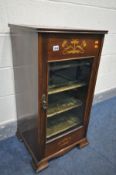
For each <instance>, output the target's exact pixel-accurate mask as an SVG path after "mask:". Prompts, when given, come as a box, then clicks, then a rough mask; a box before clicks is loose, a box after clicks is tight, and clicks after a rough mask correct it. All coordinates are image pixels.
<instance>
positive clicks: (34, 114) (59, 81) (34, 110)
mask: <svg viewBox="0 0 116 175" xmlns="http://www.w3.org/2000/svg"><path fill="white" fill-rule="evenodd" d="M9 27H10V31H11V41H12V51H13V54H12V55H13V66H14V67H15V71H14V80H15V85H16V86H15V91H16V94H17V92H20V93H18V94H17V95H16V110H17V114H18V115H17V135H18V136H20V138H21V139H22V140H23V141H24V144H25V145H26V147H27V148H28V150H29V152H30V153H31V156H32V160H33V165H34V168H35V169H36V171H41V170H42V169H44V168H46V167H47V166H48V161H49V160H50V159H51V158H54V157H55V156H61V155H62V154H64V153H65V152H67V151H68V150H70V149H72V148H73V147H74V146H76V145H80V147H82V146H84V145H87V128H88V124H89V118H90V117H89V116H90V110H91V106H92V100H93V94H94V89H95V83H96V78H97V71H98V67H99V62H100V55H101V51H102V46H103V40H104V34H105V33H107V31H97V30H76V29H57V28H53V29H51V28H41V27H38V26H26V25H23V26H21V25H20V26H19V25H13V24H10V25H9ZM17 36H18V37H17ZM16 65H18V66H19V67H20V68H21V69H18V71H17V70H16ZM17 85H18V86H17Z"/></svg>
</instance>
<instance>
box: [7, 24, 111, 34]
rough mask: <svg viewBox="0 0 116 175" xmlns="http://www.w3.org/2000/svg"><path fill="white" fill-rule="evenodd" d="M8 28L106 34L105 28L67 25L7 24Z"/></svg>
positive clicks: (41, 31) (47, 31) (46, 31)
mask: <svg viewBox="0 0 116 175" xmlns="http://www.w3.org/2000/svg"><path fill="white" fill-rule="evenodd" d="M9 27H10V28H20V29H24V30H31V31H35V32H40V33H80V34H81V33H83V34H84V33H85V34H106V33H108V31H107V30H91V29H76V28H67V27H62V28H59V27H53V28H50V27H47V26H34V25H16V24H9Z"/></svg>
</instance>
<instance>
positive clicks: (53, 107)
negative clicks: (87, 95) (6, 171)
mask: <svg viewBox="0 0 116 175" xmlns="http://www.w3.org/2000/svg"><path fill="white" fill-rule="evenodd" d="M51 98H52V100H51V101H52V102H51V103H50V104H49V106H48V112H47V117H48V118H50V117H53V116H54V115H57V114H60V113H63V112H66V111H69V110H71V109H74V108H77V107H79V106H81V105H82V101H81V100H78V99H76V98H74V97H71V96H67V95H64V94H63V95H61V94H58V95H57V96H55V97H53V96H52V97H51ZM55 102H56V103H55Z"/></svg>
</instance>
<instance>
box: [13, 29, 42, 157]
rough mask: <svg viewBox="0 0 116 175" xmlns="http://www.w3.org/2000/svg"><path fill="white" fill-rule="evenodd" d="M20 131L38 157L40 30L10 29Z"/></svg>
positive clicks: (18, 128) (34, 154) (33, 154)
mask: <svg viewBox="0 0 116 175" xmlns="http://www.w3.org/2000/svg"><path fill="white" fill-rule="evenodd" d="M11 39H12V51H13V68H14V84H15V94H16V110H17V121H18V122H17V123H18V126H17V130H18V132H19V133H20V135H21V136H22V138H23V139H24V141H25V143H26V145H27V146H28V148H29V150H30V152H31V153H32V156H33V158H34V159H38V143H37V140H38V139H37V138H38V126H37V123H38V122H37V121H38V117H39V116H38V33H36V32H30V31H23V30H22V29H20V28H13V27H12V28H11Z"/></svg>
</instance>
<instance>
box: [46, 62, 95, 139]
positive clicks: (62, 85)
mask: <svg viewBox="0 0 116 175" xmlns="http://www.w3.org/2000/svg"><path fill="white" fill-rule="evenodd" d="M91 67H92V59H83V60H79V59H78V60H71V61H60V62H51V63H49V77H48V110H47V139H51V138H55V137H57V136H58V135H60V134H64V133H65V132H67V131H71V130H73V129H74V128H76V127H77V126H80V125H82V123H83V111H84V105H85V100H86V94H87V89H88V83H89V78H90V72H91Z"/></svg>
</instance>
